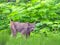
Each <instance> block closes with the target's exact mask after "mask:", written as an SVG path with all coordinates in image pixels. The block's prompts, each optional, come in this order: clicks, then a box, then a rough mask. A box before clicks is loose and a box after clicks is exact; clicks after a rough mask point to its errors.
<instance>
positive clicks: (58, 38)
mask: <svg viewBox="0 0 60 45" xmlns="http://www.w3.org/2000/svg"><path fill="white" fill-rule="evenodd" d="M0 45H60V32H59V31H55V32H47V36H45V35H44V34H43V33H39V34H34V33H31V36H30V37H29V38H28V39H24V38H22V37H21V35H20V34H19V33H18V34H17V37H16V38H13V37H11V36H10V35H9V33H8V31H7V30H4V31H0Z"/></svg>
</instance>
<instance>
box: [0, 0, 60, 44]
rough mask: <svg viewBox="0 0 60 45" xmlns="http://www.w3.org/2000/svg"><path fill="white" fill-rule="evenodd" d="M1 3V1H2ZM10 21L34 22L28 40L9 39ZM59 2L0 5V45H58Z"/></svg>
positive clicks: (59, 24) (33, 1)
mask: <svg viewBox="0 0 60 45" xmlns="http://www.w3.org/2000/svg"><path fill="white" fill-rule="evenodd" d="M0 2H1V1H0ZM2 2H3V1H2ZM10 19H13V20H14V21H19V22H30V23H34V22H36V27H35V29H34V31H33V32H31V35H30V37H29V38H28V39H24V38H22V37H21V35H20V33H18V34H17V37H16V38H13V37H11V32H10V26H9V25H10ZM59 42H60V0H31V1H27V2H26V3H25V2H24V1H22V2H20V1H19V0H18V1H17V3H16V2H3V3H0V45H60V43H59Z"/></svg>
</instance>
